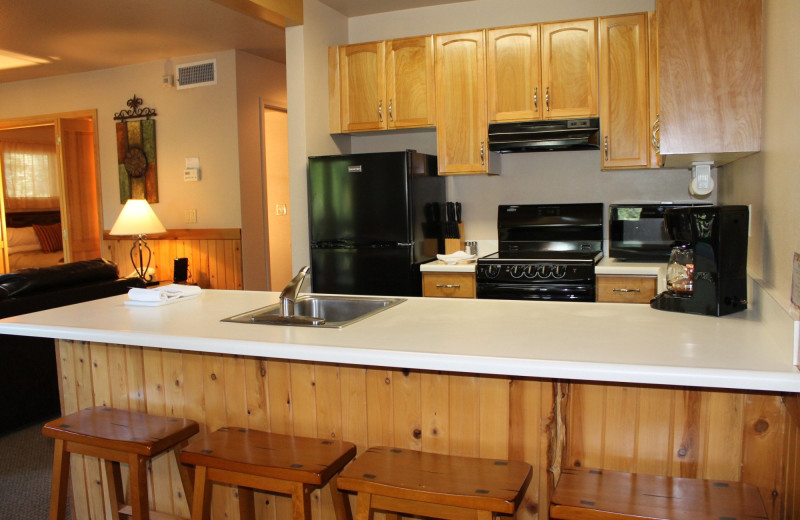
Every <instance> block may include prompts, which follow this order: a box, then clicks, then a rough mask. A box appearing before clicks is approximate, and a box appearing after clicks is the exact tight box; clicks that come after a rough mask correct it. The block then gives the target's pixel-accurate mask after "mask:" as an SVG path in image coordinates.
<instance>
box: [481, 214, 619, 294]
mask: <svg viewBox="0 0 800 520" xmlns="http://www.w3.org/2000/svg"><path fill="white" fill-rule="evenodd" d="M497 234H498V248H499V251H498V252H497V253H493V254H491V255H488V256H485V257H482V258H479V259H478V263H477V266H476V281H477V296H478V298H487V299H501V300H554V301H595V270H594V267H595V265H596V264H597V262H598V261H600V259H601V258H603V204H602V203H588V204H546V205H540V204H526V205H513V206H511V205H504V206H499V207H498V216H497Z"/></svg>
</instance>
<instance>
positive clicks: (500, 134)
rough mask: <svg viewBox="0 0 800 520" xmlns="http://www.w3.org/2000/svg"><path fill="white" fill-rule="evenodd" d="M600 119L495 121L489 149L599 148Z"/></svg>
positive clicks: (494, 150) (492, 125)
mask: <svg viewBox="0 0 800 520" xmlns="http://www.w3.org/2000/svg"><path fill="white" fill-rule="evenodd" d="M599 133H600V119H599V118H597V117H589V118H585V119H561V120H548V121H525V122H521V123H493V124H490V125H489V151H492V152H497V153H512V152H549V151H555V150H599V149H600V138H599Z"/></svg>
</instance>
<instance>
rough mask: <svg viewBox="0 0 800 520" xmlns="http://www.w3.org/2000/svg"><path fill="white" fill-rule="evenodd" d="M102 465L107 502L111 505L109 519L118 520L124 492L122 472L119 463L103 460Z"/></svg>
mask: <svg viewBox="0 0 800 520" xmlns="http://www.w3.org/2000/svg"><path fill="white" fill-rule="evenodd" d="M103 465H104V466H105V469H106V482H107V483H108V501H109V503H110V504H111V519H112V520H119V508H120V504H122V503H123V502H124V495H125V493H124V491H123V489H122V471H121V470H120V468H119V462H114V461H113V460H104V461H103Z"/></svg>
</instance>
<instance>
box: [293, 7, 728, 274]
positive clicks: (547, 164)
mask: <svg viewBox="0 0 800 520" xmlns="http://www.w3.org/2000/svg"><path fill="white" fill-rule="evenodd" d="M304 8H305V11H306V19H305V25H304V27H303V28H292V29H291V31H295V30H296V31H298V32H300V31H302V32H303V33H305V34H309V33H310V34H313V35H314V36H313V37H311V38H309V37H306V38H305V39H304V40H303V42H302V43H303V45H304V48H303V55H304V56H305V62H304V67H305V69H304V73H305V77H304V84H303V91H304V92H305V93H306V97H305V99H296V100H295V102H294V103H293V100H292V92H294V91H295V90H299V88H297V89H296V88H295V87H294V86H293V84H292V82H293V78H292V76H291V75H290V76H289V117H290V126H292V125H293V124H294V125H295V126H294V127H295V128H296V129H299V128H301V125H302V127H303V128H305V130H306V134H305V135H302V134H301V133H300V131H299V130H298V132H297V133H296V134H294V139H293V141H294V142H295V146H296V150H295V153H294V154H292V155H291V157H290V161H291V168H292V183H293V185H292V193H293V194H296V195H297V198H296V199H294V200H293V203H294V217H295V218H296V217H297V216H298V214H300V213H302V214H303V218H305V219H307V217H306V215H305V214H306V212H307V205H306V202H305V182H306V181H305V175H306V157H307V156H310V155H322V154H330V153H349V152H370V151H388V150H403V149H406V148H412V149H416V150H418V151H420V152H425V153H432V154H435V153H436V133H435V131H433V130H416V131H405V132H404V131H394V132H384V133H382V134H371V135H359V136H354V137H349V136H337V137H336V138H335V139H332V138H331V137H330V136H329V135H328V134H327V132H328V126H327V121H328V118H327V113H328V112H327V80H326V76H325V74H326V71H327V69H326V66H327V61H326V60H327V57H326V55H325V51H326V49H325V48H323V47H327V46H328V45H340V44H346V43H357V42H363V41H374V40H381V39H387V38H398V37H404V36H414V35H420V34H435V33H443V32H451V31H459V30H469V29H476V28H486V27H502V26H507V25H518V24H521V23H527V22H541V21H552V20H563V19H571V18H581V17H594V16H602V15H612V14H619V13H630V12H641V11H650V10H654V9H655V0H609V1H604V2H596V1H592V0H573V1H568V2H551V1H549V0H475V1H472V2H464V3H457V4H449V5H441V6H436V7H428V8H421V9H408V10H402V11H395V12H391V13H383V14H377V15H370V16H362V17H355V18H350V19H346V18H343V17H342V16H341V15H339V14H338V13H335V12H334V11H331V10H330V9H328V8H327V7H325V6H323V5H322V4H320V3H319V2H318V1H317V0H305V3H304ZM342 23H346V24H347V29H346V31H344V30H343V29H342V28H341V27H340V25H341V24H342ZM323 34H324V37H323V36H322V35H323ZM298 40H299V38H298ZM298 49H299V45H298V43H297V42H296V41H295V40H294V39H293V38H292V36H291V35H290V34H289V31H287V63H289V65H288V67H292V66H293V65H292V63H293V62H294V59H293V58H294V57H295V56H298V55H299V50H298ZM303 110H305V111H309V113H305V114H303V115H300V114H299V113H298V112H299V111H303ZM320 111H322V112H320ZM297 142H302V145H303V146H305V152H306V153H304V154H303V153H300V151H299V147H300V145H299V144H297ZM500 162H501V170H502V175H500V176H499V177H487V176H463V177H452V178H449V179H448V193H449V196H450V198H451V199H452V200H460V201H461V202H462V204H463V208H464V220H465V232H466V235H467V238H468V239H496V235H497V223H496V219H497V205H498V204H520V203H543V202H561V203H566V202H605V203H610V202H623V201H665V200H673V201H687V200H691V197H690V195H689V193H688V189H687V188H688V184H689V179H690V172H689V170H660V171H656V170H636V171H621V172H620V171H617V172H602V171H601V170H600V152H599V151H584V152H545V153H526V154H514V155H507V156H503V157H502V158H501V161H500ZM715 197H716V194H714V195H713V196H712V197H711V198H710V199H708V200H711V201H714V200H715ZM299 204H302V207H301V206H300V205H299ZM295 224H296V225H295ZM307 227H308V224H307V221H303V222H300V220H299V219H297V221H295V220H293V226H292V229H293V233H292V242H293V254H294V259H293V264H294V266H295V268H298V267H299V266H302V265H304V264H305V263H307V262H308V246H307V241H308V233H307Z"/></svg>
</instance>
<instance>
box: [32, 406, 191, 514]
mask: <svg viewBox="0 0 800 520" xmlns="http://www.w3.org/2000/svg"><path fill="white" fill-rule="evenodd" d="M199 430H200V427H199V426H198V424H197V423H196V422H194V421H191V420H188V419H180V418H175V417H161V416H156V415H149V414H144V413H138V412H131V411H129V410H120V409H116V408H109V407H105V406H98V407H94V408H86V409H84V410H80V411H78V412H75V413H72V414H69V415H65V416H63V417H59V418H58V419H54V420H52V421H49V422H47V423H46V424H45V425H44V426H43V427H42V435H44V436H46V437H52V438H54V439H55V451H54V455H53V479H52V483H51V487H50V520H62V519H63V518H64V515H65V510H66V500H67V482H68V478H69V462H70V457H69V454H70V453H76V454H79V455H88V456H90V457H97V458H99V459H103V461H104V467H105V471H106V477H107V480H108V483H109V485H108V495H109V501H110V502H111V514H112V518H113V519H115V520H116V519H118V518H119V512H120V509H125V510H126V511H127V510H128V509H129V512H127V513H126V514H128V515H130V516H131V517H132V518H133V519H134V520H147V519H148V518H150V511H149V506H148V499H147V462H148V461H149V460H150V459H151V458H152V457H155V456H156V455H159V454H160V453H163V452H165V451H168V450H173V449H175V448H179V447H181V446H183V445H185V444H186V443H187V441H188V439H189V437H191V436H192V435H194V434H196V433H197V432H198V431H199ZM176 461H177V457H176ZM120 463H126V464H128V467H129V469H130V475H129V476H130V488H129V502H130V506H125V505H124V504H122V497H123V487H122V472H121V470H120ZM178 468H179V469H180V470H181V480H182V481H183V483H184V491H185V492H186V493H187V495H189V494H190V493H191V479H190V478H189V474H188V472H186V471H185V468H183V467H182V466H181V465H180V464H178Z"/></svg>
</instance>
